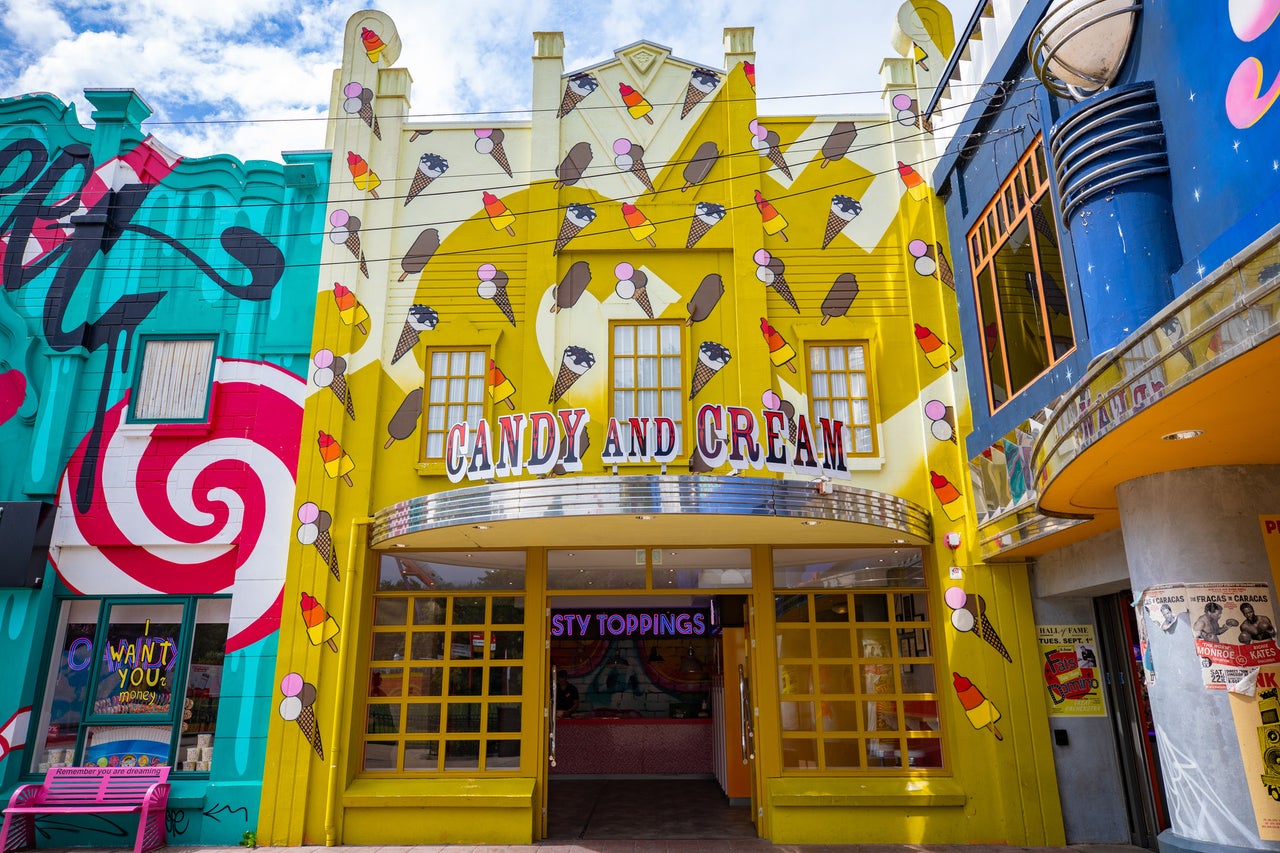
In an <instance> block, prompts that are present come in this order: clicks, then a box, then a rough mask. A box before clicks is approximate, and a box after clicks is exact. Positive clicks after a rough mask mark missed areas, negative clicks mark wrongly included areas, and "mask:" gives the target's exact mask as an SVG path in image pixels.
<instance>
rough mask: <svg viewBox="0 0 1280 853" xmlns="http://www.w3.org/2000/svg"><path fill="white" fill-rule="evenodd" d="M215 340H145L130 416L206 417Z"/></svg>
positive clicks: (154, 417)
mask: <svg viewBox="0 0 1280 853" xmlns="http://www.w3.org/2000/svg"><path fill="white" fill-rule="evenodd" d="M213 349H214V341H213V340H212V339H206V340H185V339H184V340H145V341H143V345H142V367H141V368H140V370H139V372H138V385H137V388H136V389H135V393H134V396H133V417H135V418H139V419H142V420H173V421H181V420H198V419H202V418H204V417H205V410H206V408H207V404H208V399H209V384H210V377H211V376H212V374H213Z"/></svg>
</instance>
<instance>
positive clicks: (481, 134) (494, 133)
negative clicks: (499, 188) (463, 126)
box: [476, 127, 511, 178]
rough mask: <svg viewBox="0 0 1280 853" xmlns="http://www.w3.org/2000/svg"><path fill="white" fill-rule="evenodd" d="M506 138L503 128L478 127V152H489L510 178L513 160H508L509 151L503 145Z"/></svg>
mask: <svg viewBox="0 0 1280 853" xmlns="http://www.w3.org/2000/svg"><path fill="white" fill-rule="evenodd" d="M506 138H507V135H506V134H505V133H503V132H502V130H501V128H497V127H495V128H492V129H489V128H476V153H477V154H488V155H489V156H490V157H492V158H493V161H494V162H495V163H497V164H498V165H499V166H501V167H502V171H504V172H506V173H507V177H508V178H510V177H511V162H510V161H509V160H507V151H506V149H505V148H503V147H502V141H503V140H504V139H506Z"/></svg>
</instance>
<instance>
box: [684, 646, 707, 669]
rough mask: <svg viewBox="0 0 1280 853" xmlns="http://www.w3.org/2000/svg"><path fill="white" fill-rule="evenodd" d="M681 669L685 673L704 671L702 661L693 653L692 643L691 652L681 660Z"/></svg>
mask: <svg viewBox="0 0 1280 853" xmlns="http://www.w3.org/2000/svg"><path fill="white" fill-rule="evenodd" d="M680 671H681V672H682V673H684V674H685V675H701V674H702V672H703V669H702V661H700V660H698V657H697V655H695V654H694V653H693V646H692V645H690V646H689V654H687V655H685V656H684V658H682V659H681V661H680Z"/></svg>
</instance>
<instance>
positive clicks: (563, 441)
mask: <svg viewBox="0 0 1280 853" xmlns="http://www.w3.org/2000/svg"><path fill="white" fill-rule="evenodd" d="M569 440H570V437H569V436H567V435H562V436H560V446H559V447H558V448H556V466H555V467H554V468H552V469H551V472H550V473H549V474H543V475H542V476H541V477H539V478H538V479H544V478H545V477H563V476H564V475H565V474H567V473H569V472H568V471H567V470H565V467H564V457H565V456H566V455H568V453H569ZM590 447H591V433H589V432H587V431H586V430H585V429H584V430H583V431H582V432H580V433H578V446H577V447H576V448H574V453H575V455H577V457H578V458H579V459H581V458H583V457H584V456H585V455H586V453H587V449H588V448H590Z"/></svg>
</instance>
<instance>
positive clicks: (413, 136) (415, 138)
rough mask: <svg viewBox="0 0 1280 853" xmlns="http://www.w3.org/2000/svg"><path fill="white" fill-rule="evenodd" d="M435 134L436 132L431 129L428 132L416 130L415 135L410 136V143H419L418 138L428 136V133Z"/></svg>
mask: <svg viewBox="0 0 1280 853" xmlns="http://www.w3.org/2000/svg"><path fill="white" fill-rule="evenodd" d="M434 132H435V131H434V130H430V129H428V130H415V131H414V132H413V133H411V134H409V141H410V142H417V141H418V137H419V136H426V135H427V134H428V133H434Z"/></svg>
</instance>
